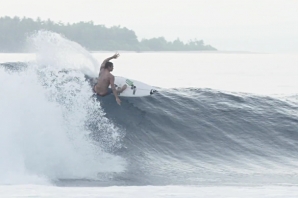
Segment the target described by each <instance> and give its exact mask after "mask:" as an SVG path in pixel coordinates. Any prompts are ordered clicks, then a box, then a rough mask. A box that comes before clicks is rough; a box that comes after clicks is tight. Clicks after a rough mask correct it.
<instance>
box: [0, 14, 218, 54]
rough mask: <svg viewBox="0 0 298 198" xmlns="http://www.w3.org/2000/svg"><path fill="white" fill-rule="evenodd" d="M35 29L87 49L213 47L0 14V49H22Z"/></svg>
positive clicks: (200, 42) (124, 30) (86, 24)
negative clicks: (139, 38)
mask: <svg viewBox="0 0 298 198" xmlns="http://www.w3.org/2000/svg"><path fill="white" fill-rule="evenodd" d="M38 30H48V31H52V32H56V33H59V34H62V35H64V36H65V37H66V38H68V39H70V40H72V41H75V42H77V43H79V44H80V45H82V46H83V47H85V48H86V49H87V50H90V51H115V50H123V51H137V52H142V51H202V50H216V49H215V48H214V47H212V46H210V45H205V44H204V42H203V40H196V39H195V40H191V41H189V42H188V43H184V42H182V41H180V40H179V39H176V40H175V41H173V42H170V41H167V40H166V39H165V38H164V37H158V38H151V39H142V40H141V41H139V40H138V39H137V36H136V34H135V32H134V31H132V30H129V29H127V28H125V27H120V26H114V27H111V28H107V27H105V26H104V25H95V24H94V23H93V22H92V21H90V22H79V23H73V24H70V23H67V24H63V23H55V22H53V21H51V20H50V19H48V20H47V21H42V20H41V19H40V18H37V19H36V20H33V19H31V18H26V17H24V18H22V19H21V18H19V17H14V18H11V17H7V16H6V17H1V18H0V52H23V46H24V45H25V42H26V38H27V36H28V35H30V34H32V33H34V32H35V31H38Z"/></svg>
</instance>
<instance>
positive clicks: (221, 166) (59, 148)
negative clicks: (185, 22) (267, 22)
mask: <svg viewBox="0 0 298 198" xmlns="http://www.w3.org/2000/svg"><path fill="white" fill-rule="evenodd" d="M27 47H28V49H30V51H31V52H34V53H28V54H0V125H1V129H0V134H1V138H0V196H1V197H33V196H34V197H298V187H297V184H298V106H297V104H298V94H297V90H298V81H297V79H298V67H297V62H298V54H259V53H248V52H245V53H244V52H242V53H239V52H158V53H157V52H151V53H150V52H147V53H134V52H120V54H121V56H120V57H119V59H117V60H113V62H114V72H113V73H114V75H119V76H125V77H128V78H131V79H136V80H139V81H142V82H145V83H148V84H151V85H153V86H154V87H156V89H157V90H158V93H156V94H154V95H152V96H149V97H142V98H121V100H122V105H121V106H118V105H117V103H116V101H115V98H114V96H112V95H110V96H106V97H104V98H98V97H96V96H94V95H93V93H92V90H91V87H90V84H89V81H88V79H87V78H86V76H89V77H90V76H91V77H96V76H97V74H98V70H99V67H100V63H101V62H102V61H103V60H104V59H105V58H107V57H109V56H111V55H113V52H88V51H87V50H86V49H84V48H83V47H82V46H80V45H78V44H77V43H75V42H72V41H69V40H67V39H65V38H64V37H62V36H61V35H58V34H55V33H50V32H38V33H37V34H35V35H32V36H31V37H30V38H28V45H27Z"/></svg>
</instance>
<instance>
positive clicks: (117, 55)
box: [112, 53, 120, 59]
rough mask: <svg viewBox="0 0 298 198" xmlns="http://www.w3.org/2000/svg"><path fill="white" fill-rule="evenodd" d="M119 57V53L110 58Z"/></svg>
mask: <svg viewBox="0 0 298 198" xmlns="http://www.w3.org/2000/svg"><path fill="white" fill-rule="evenodd" d="M119 56H120V54H119V53H116V54H115V55H114V56H112V57H113V58H114V59H116V58H118V57H119Z"/></svg>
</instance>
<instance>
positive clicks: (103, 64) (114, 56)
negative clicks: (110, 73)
mask: <svg viewBox="0 0 298 198" xmlns="http://www.w3.org/2000/svg"><path fill="white" fill-rule="evenodd" d="M119 56H120V54H119V53H116V54H114V55H113V56H111V57H109V58H106V59H105V60H104V61H103V62H102V64H101V66H100V70H101V69H103V68H104V67H105V65H106V63H107V62H109V61H110V60H112V59H116V58H118V57H119Z"/></svg>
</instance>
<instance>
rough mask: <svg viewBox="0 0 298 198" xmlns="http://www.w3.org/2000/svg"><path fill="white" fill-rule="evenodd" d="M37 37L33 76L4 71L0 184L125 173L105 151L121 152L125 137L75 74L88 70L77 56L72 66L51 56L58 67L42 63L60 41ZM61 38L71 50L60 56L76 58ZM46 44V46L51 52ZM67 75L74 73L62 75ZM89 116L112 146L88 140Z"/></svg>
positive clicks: (122, 165) (0, 83)
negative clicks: (81, 64) (108, 149)
mask: <svg viewBox="0 0 298 198" xmlns="http://www.w3.org/2000/svg"><path fill="white" fill-rule="evenodd" d="M50 35H51V34H50ZM52 36H53V35H52ZM36 37H37V38H36V40H38V41H40V42H37V43H35V45H37V46H39V47H40V48H41V49H42V51H41V52H40V51H38V54H39V55H40V54H41V55H40V56H39V59H38V61H37V63H29V68H28V70H26V71H25V72H20V73H8V72H7V71H4V69H3V68H1V69H0V93H1V98H0V126H1V129H0V134H1V138H0V183H2V184H3V183H5V184H7V183H8V184H19V183H33V184H36V183H38V184H39V183H43V184H44V183H47V182H48V181H49V180H55V179H77V178H80V179H82V178H92V179H95V178H97V174H98V173H99V172H121V171H123V170H124V169H125V161H124V160H123V159H122V158H120V157H118V156H114V155H111V154H108V153H105V152H104V151H103V150H104V149H105V148H104V146H110V147H117V146H119V144H120V143H119V141H120V140H121V137H122V136H123V134H122V132H121V130H120V129H119V128H117V127H115V126H114V125H113V124H112V123H111V122H109V120H108V119H107V118H105V117H104V112H103V111H102V109H101V107H100V104H99V103H98V102H96V101H94V99H92V98H90V96H91V95H92V92H91V89H90V86H89V85H88V84H87V82H85V80H84V75H83V74H82V72H81V71H78V70H76V69H78V68H83V67H81V66H80V65H78V64H72V59H75V58H73V54H72V55H71V56H70V57H67V58H66V59H68V60H65V56H63V57H62V56H60V55H59V56H58V54H59V53H53V54H48V55H50V56H51V57H52V58H53V60H54V61H53V60H51V59H50V58H49V59H47V58H45V59H43V57H45V56H44V55H45V54H43V53H46V51H48V52H54V51H55V48H56V47H55V46H54V47H53V48H54V49H53V48H51V47H50V44H51V43H52V42H53V43H54V44H55V42H56V41H55V40H54V41H52V40H51V39H52V37H50V38H48V40H47V39H46V35H41V36H40V35H38V34H37V35H36ZM39 37H42V39H41V38H39ZM56 38H58V39H60V40H59V42H58V43H60V44H59V45H60V47H61V46H66V47H65V48H61V49H60V50H61V51H65V54H67V50H68V49H70V50H69V51H71V52H73V51H72V50H71V49H72V46H73V43H72V42H70V41H67V40H66V39H63V38H62V37H60V36H59V35H56ZM41 40H45V41H47V42H46V44H45V46H46V47H45V46H43V45H44V44H43V42H41ZM53 43H52V44H53ZM74 46H76V44H74ZM44 49H46V50H45V51H44ZM76 53H77V54H79V55H80V56H81V58H84V59H85V61H83V62H86V63H88V61H89V63H92V61H91V60H90V58H89V56H85V55H84V53H83V54H82V53H80V52H79V51H77V52H76ZM42 54H43V55H42ZM55 55H57V56H56V57H53V56H55ZM65 64H66V65H65ZM88 67H90V66H88ZM88 67H87V68H88ZM63 69H73V71H70V72H69V73H67V74H66V73H63V72H62V73H61V72H60V71H61V70H63ZM90 113H91V114H93V116H94V115H95V114H96V116H98V119H97V121H98V123H97V124H98V126H99V130H101V133H103V134H105V139H107V137H110V138H109V139H108V141H109V144H108V145H107V144H105V145H102V144H101V143H100V142H94V141H92V139H91V138H90V137H89V135H90V133H91V131H90V130H89V129H88V128H87V127H86V122H88V119H89V117H90V116H89V115H90ZM105 141H107V140H105Z"/></svg>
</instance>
